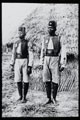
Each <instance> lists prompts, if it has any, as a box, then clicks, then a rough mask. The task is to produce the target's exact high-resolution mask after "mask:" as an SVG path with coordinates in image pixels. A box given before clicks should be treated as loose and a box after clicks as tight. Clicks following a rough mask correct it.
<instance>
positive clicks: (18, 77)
mask: <svg viewBox="0 0 80 120" xmlns="http://www.w3.org/2000/svg"><path fill="white" fill-rule="evenodd" d="M22 75H23V76H22ZM22 80H23V82H26V83H27V82H29V81H28V75H27V59H16V61H15V82H21V81H22Z"/></svg>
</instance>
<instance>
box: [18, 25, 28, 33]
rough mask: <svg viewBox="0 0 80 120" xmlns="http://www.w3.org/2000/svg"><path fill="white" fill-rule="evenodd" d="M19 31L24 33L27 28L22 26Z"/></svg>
mask: <svg viewBox="0 0 80 120" xmlns="http://www.w3.org/2000/svg"><path fill="white" fill-rule="evenodd" d="M18 30H19V31H22V32H25V30H26V29H25V27H22V26H21V27H19V29H18Z"/></svg>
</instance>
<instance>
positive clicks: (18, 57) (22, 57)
mask: <svg viewBox="0 0 80 120" xmlns="http://www.w3.org/2000/svg"><path fill="white" fill-rule="evenodd" d="M24 58H28V56H25V55H21V54H19V53H17V54H16V59H24Z"/></svg>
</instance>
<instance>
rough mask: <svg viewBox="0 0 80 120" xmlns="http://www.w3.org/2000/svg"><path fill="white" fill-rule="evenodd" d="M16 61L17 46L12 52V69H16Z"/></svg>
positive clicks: (14, 46)
mask: <svg viewBox="0 0 80 120" xmlns="http://www.w3.org/2000/svg"><path fill="white" fill-rule="evenodd" d="M15 59H16V44H14V45H13V50H12V57H11V62H10V65H11V66H12V67H14V64H15Z"/></svg>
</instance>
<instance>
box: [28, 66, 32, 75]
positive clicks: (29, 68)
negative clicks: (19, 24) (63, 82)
mask: <svg viewBox="0 0 80 120" xmlns="http://www.w3.org/2000/svg"><path fill="white" fill-rule="evenodd" d="M31 73H32V67H31V66H28V68H27V74H28V75H30V74H31Z"/></svg>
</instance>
